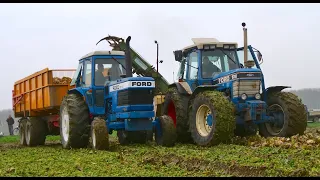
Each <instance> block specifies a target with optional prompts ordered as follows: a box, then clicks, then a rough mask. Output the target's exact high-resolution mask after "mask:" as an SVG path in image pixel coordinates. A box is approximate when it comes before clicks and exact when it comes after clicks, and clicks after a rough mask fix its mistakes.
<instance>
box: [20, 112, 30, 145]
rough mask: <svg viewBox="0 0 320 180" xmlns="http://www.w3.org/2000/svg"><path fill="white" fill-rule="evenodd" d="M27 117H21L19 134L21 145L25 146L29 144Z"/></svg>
mask: <svg viewBox="0 0 320 180" xmlns="http://www.w3.org/2000/svg"><path fill="white" fill-rule="evenodd" d="M27 120H28V119H27V118H21V119H20V123H19V136H20V145H22V146H25V145H27V142H26V132H25V129H26V126H27Z"/></svg>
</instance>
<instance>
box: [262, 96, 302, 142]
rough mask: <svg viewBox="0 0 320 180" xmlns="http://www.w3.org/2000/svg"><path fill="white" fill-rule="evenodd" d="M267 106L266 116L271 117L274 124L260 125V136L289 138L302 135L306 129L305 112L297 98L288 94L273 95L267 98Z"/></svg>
mask: <svg viewBox="0 0 320 180" xmlns="http://www.w3.org/2000/svg"><path fill="white" fill-rule="evenodd" d="M267 104H268V109H267V114H268V115H271V116H273V117H274V118H275V122H274V123H264V124H261V125H260V126H259V133H260V135H261V136H264V137H270V136H279V137H290V136H293V135H296V134H300V135H302V134H303V133H304V131H305V130H306V128H307V121H308V120H307V118H306V117H307V114H306V113H307V112H306V110H305V107H304V105H303V103H302V102H301V100H300V99H299V98H298V96H296V95H295V94H293V93H290V92H278V93H273V94H270V96H269V97H268V99H267Z"/></svg>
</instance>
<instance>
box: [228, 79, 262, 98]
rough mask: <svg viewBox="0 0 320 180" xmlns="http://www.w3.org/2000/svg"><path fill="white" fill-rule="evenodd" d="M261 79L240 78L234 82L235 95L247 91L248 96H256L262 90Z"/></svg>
mask: <svg viewBox="0 0 320 180" xmlns="http://www.w3.org/2000/svg"><path fill="white" fill-rule="evenodd" d="M260 86H261V81H260V80H238V81H234V82H233V85H232V87H233V97H239V96H241V94H243V93H246V94H247V96H248V97H254V95H255V94H257V93H259V92H260Z"/></svg>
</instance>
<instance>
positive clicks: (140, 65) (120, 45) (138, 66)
mask: <svg viewBox="0 0 320 180" xmlns="http://www.w3.org/2000/svg"><path fill="white" fill-rule="evenodd" d="M103 40H106V41H108V43H109V44H110V46H111V47H112V48H113V49H112V50H113V51H124V52H125V50H126V43H125V40H124V39H122V38H119V37H116V36H110V35H109V36H107V37H105V38H103V39H101V40H100V41H99V42H98V43H100V42H101V41H103ZM98 43H97V44H98ZM130 53H131V58H132V69H133V73H136V74H137V75H138V76H143V77H152V78H154V79H155V81H156V91H157V94H165V93H166V91H167V89H168V85H169V83H168V81H167V80H166V79H164V77H163V76H162V75H161V74H160V73H159V72H158V73H157V71H156V69H155V68H154V67H153V66H152V65H151V64H149V63H148V62H147V61H146V60H145V59H144V58H142V57H141V56H140V55H139V54H138V53H137V52H136V51H135V50H134V49H132V48H131V47H130Z"/></svg>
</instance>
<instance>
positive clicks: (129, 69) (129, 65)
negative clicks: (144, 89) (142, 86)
mask: <svg viewBox="0 0 320 180" xmlns="http://www.w3.org/2000/svg"><path fill="white" fill-rule="evenodd" d="M130 40H131V36H128V38H127V39H126V50H125V53H126V77H132V59H131V51H130Z"/></svg>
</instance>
